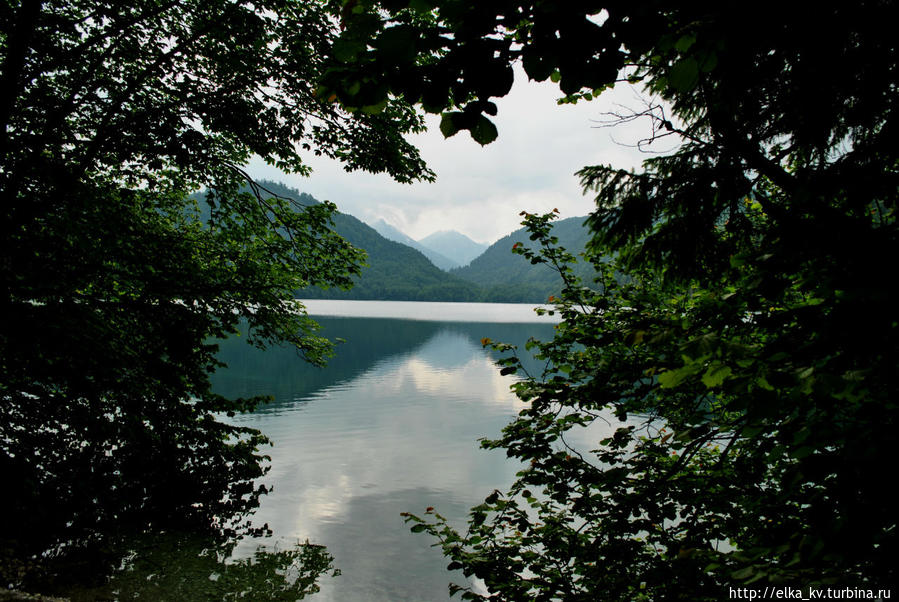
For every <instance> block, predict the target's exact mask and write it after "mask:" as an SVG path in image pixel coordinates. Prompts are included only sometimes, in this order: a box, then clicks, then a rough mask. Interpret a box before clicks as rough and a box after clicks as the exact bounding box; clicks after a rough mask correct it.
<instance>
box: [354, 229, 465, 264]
mask: <svg viewBox="0 0 899 602" xmlns="http://www.w3.org/2000/svg"><path fill="white" fill-rule="evenodd" d="M371 227H372V228H374V229H375V230H376V231H377V232H378V234H380V235H381V236H383V237H384V238H386V239H387V240H392V241H394V242H398V243H402V244H404V245H406V246H408V247H412V248H413V249H416V250H418V251H419V252H421V253H422V254H423V255H424V256H425V257H427V258H428V259H430V260H431V263H433V264H434V265H436V266H437V267H438V268H440V269H441V270H445V271H446V270H451V269H453V268H457V267H459V266H461V265H462V264H460V263H459V262H457V261H453V260H452V259H450V258H449V257H447V256H445V255H441V254H440V253H438V252H437V251H435V250H433V249H430V248H428V247H426V246H424V245H422V244H420V243H419V242H418V241H416V240H413V239H412V238H411V237H410V236H407V235H405V234H403V233H402V232H400V231H399V230H397V229H396V228H394V227H393V226H391V225H390V224H388V223H387V222H385V221H384V220H383V219H381V220H378V221H377V222H376V223H374V224H371Z"/></svg>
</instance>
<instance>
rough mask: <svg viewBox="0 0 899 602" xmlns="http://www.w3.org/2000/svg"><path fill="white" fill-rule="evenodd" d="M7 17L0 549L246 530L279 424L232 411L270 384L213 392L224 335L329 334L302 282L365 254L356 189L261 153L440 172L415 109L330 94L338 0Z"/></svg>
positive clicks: (308, 337) (332, 279)
mask: <svg viewBox="0 0 899 602" xmlns="http://www.w3.org/2000/svg"><path fill="white" fill-rule="evenodd" d="M0 23H2V26H0V27H2V30H0V61H2V63H0V64H2V73H0V82H2V86H0V194H2V201H3V202H2V212H3V218H2V237H0V239H2V257H0V288H2V291H0V315H2V316H3V324H2V327H0V358H2V359H0V413H2V419H0V466H2V475H3V478H4V481H5V482H6V485H7V486H6V487H5V488H4V489H5V493H4V495H3V496H2V505H0V512H2V513H3V515H4V517H5V525H6V526H5V527H4V531H3V534H2V540H0V557H2V559H3V560H2V562H0V566H2V572H3V579H4V583H5V584H6V583H13V584H17V585H23V584H24V585H26V586H27V585H28V583H29V582H31V583H34V582H38V581H40V582H42V583H43V584H44V585H46V581H47V580H48V579H49V578H50V573H51V572H52V570H51V568H48V567H50V566H51V565H52V562H51V561H52V559H53V558H54V557H58V556H70V557H76V558H77V557H78V555H79V554H81V553H82V552H81V550H82V548H83V546H84V545H87V544H98V543H99V544H102V545H103V546H110V545H111V544H112V543H114V542H115V541H116V539H117V538H118V537H119V535H123V534H125V533H128V532H129V531H131V530H138V531H140V530H144V529H146V528H162V527H165V528H182V529H188V530H191V529H196V528H214V529H217V530H218V532H219V533H224V534H226V535H227V534H229V533H233V532H234V530H235V529H237V528H238V527H239V525H240V524H241V517H243V516H245V514H246V513H247V512H248V511H250V510H251V509H252V508H253V507H254V505H255V503H256V501H257V498H258V496H259V495H260V494H261V493H263V492H264V490H265V488H264V487H258V488H257V487H256V486H255V485H254V481H255V479H256V478H257V477H259V476H261V475H262V474H263V473H264V471H265V469H264V459H265V456H264V455H262V454H261V453H260V451H259V447H260V446H261V445H262V444H264V443H265V442H266V440H265V438H264V437H263V436H262V435H261V434H260V433H258V432H256V431H253V430H250V429H245V428H242V427H237V426H234V425H231V424H228V423H226V422H222V421H221V420H220V418H221V417H223V415H225V414H228V415H233V413H234V412H238V411H245V410H249V409H252V407H254V406H255V405H256V403H257V402H258V401H259V400H258V399H237V400H229V399H224V398H222V397H220V396H218V395H215V394H214V393H212V392H211V391H210V385H209V378H208V377H209V373H210V372H211V371H212V370H213V369H215V368H216V367H217V366H218V365H219V364H218V362H217V361H216V359H215V350H216V346H215V344H214V342H213V341H214V339H215V338H218V337H224V336H227V335H229V334H233V333H235V332H236V330H237V328H238V325H239V324H240V323H241V321H245V323H246V331H247V332H248V333H249V338H250V340H251V341H253V342H255V343H256V344H258V345H265V344H271V343H275V342H286V343H287V344H290V345H294V346H296V347H297V348H298V349H299V350H300V351H301V352H302V353H304V354H305V356H306V357H307V358H308V359H310V360H311V361H322V359H323V358H324V357H325V356H326V355H327V354H328V352H329V345H328V343H327V342H326V341H324V340H323V339H321V338H319V337H316V336H315V335H314V330H315V325H314V323H313V322H312V321H311V320H310V319H309V318H308V317H307V316H306V315H305V313H304V312H303V309H302V307H301V306H299V305H297V304H296V303H294V302H293V292H294V291H295V290H298V289H300V288H302V287H305V286H307V285H311V284H315V285H321V286H346V285H348V284H349V283H350V277H351V276H352V275H353V274H355V273H357V272H358V270H359V264H360V261H361V259H362V257H363V255H362V254H361V252H360V251H358V250H356V249H354V248H352V247H350V246H349V245H348V244H346V243H345V242H344V241H343V240H342V239H340V238H339V237H337V236H336V235H335V234H334V233H333V231H332V229H331V227H330V216H331V215H332V213H333V211H334V206H333V205H332V204H330V203H321V204H314V205H309V206H302V205H300V204H298V203H296V202H293V201H291V200H290V199H286V198H281V197H278V196H276V195H271V194H267V193H265V191H263V190H260V189H259V188H258V187H256V186H254V185H253V183H252V182H250V181H249V179H248V178H247V176H246V174H245V173H244V172H243V171H242V169H241V168H240V166H241V165H243V164H244V163H245V162H246V161H247V160H248V159H249V158H250V157H251V156H252V155H258V156H259V157H262V158H263V159H264V160H266V161H268V162H269V163H271V164H274V165H276V166H278V167H280V168H282V169H285V170H288V171H294V172H299V173H305V172H306V171H307V167H306V166H305V164H304V163H303V161H302V157H303V155H304V153H314V154H324V155H328V156H331V157H335V158H339V159H341V160H342V161H344V163H345V164H346V167H347V169H366V170H370V171H375V172H377V171H384V172H388V173H390V174H392V175H393V176H394V177H396V178H398V179H399V180H401V181H410V180H413V179H421V178H424V179H428V178H430V177H432V176H431V174H430V172H428V171H427V169H426V168H425V167H424V165H423V163H422V161H421V159H420V158H419V156H418V153H417V151H416V150H415V149H414V148H413V147H411V146H410V145H409V144H407V143H406V142H405V141H404V139H403V137H402V136H403V134H404V133H407V132H410V131H412V132H414V131H417V130H418V129H419V128H420V127H421V121H420V119H419V117H418V116H416V115H415V113H414V112H413V111H412V110H411V109H410V108H409V107H407V106H406V105H404V104H403V103H401V102H396V101H390V102H385V103H382V104H381V105H379V106H378V107H377V109H378V111H377V112H375V111H374V110H373V109H372V108H367V107H363V108H362V110H359V111H356V112H352V113H350V112H347V111H344V110H343V109H341V108H340V107H339V106H338V105H337V104H335V103H331V102H329V101H327V99H325V100H321V99H319V98H318V97H317V96H316V94H315V88H314V82H315V81H316V80H317V78H318V77H319V76H320V75H321V73H322V70H323V58H322V57H324V55H325V50H326V49H327V48H328V47H329V45H330V44H331V42H332V41H333V38H334V37H335V35H336V25H335V24H334V23H333V22H332V21H331V20H330V18H329V16H328V14H327V12H326V11H325V6H324V4H323V3H320V2H296V1H291V0H261V1H254V2H243V1H238V2H220V1H217V0H190V1H188V2H169V1H168V0H159V1H148V2H138V3H121V2H105V1H103V0H96V1H93V0H89V1H84V2H82V1H74V0H46V1H41V0H22V1H21V2H9V3H4V5H3V6H2V7H0ZM248 184H249V188H247V185H248ZM201 188H205V189H207V190H208V193H207V194H206V196H205V199H204V200H201V201H199V202H198V201H197V200H195V198H194V197H191V196H190V194H191V193H194V192H196V191H198V190H200V189H201ZM123 536H124V535H123ZM82 559H83V557H82ZM107 561H108V563H109V566H114V565H116V564H117V563H118V561H117V560H116V559H115V557H114V556H113V557H112V558H111V559H107ZM79 570H80V569H79ZM80 576H81V577H84V574H82V575H80Z"/></svg>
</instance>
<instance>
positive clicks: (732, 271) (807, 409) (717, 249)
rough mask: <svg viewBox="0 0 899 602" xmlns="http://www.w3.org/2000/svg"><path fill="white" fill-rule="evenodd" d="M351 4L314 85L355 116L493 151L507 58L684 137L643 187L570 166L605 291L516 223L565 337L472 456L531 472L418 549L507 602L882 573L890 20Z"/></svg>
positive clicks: (890, 292) (510, 5)
mask: <svg viewBox="0 0 899 602" xmlns="http://www.w3.org/2000/svg"><path fill="white" fill-rule="evenodd" d="M345 6H346V9H347V10H345V11H344V15H343V18H344V24H345V26H346V29H345V31H344V32H343V33H342V34H341V38H340V40H338V44H341V43H342V44H347V45H351V44H354V43H356V42H358V41H359V40H365V41H366V42H365V44H364V45H363V46H362V47H359V48H358V51H357V52H355V53H354V54H352V56H349V55H347V56H343V57H342V58H341V59H340V60H339V61H337V62H335V64H334V65H333V66H332V67H331V69H330V70H329V71H328V72H327V73H326V77H325V85H326V87H327V88H328V89H329V90H330V91H332V93H333V94H336V95H337V97H338V98H339V99H341V101H342V102H345V103H348V104H352V102H353V98H354V96H353V94H351V92H353V91H356V92H357V94H359V95H363V94H370V93H372V92H371V90H373V88H371V87H366V83H368V82H377V84H378V85H380V86H382V89H384V90H387V91H390V92H392V93H394V94H397V95H402V96H403V97H404V98H406V99H407V100H408V101H410V102H419V103H421V104H422V106H423V107H424V108H425V109H426V110H431V111H434V112H443V123H442V127H441V129H442V130H443V132H444V134H445V135H452V134H454V133H455V132H457V131H459V130H461V129H466V130H469V131H470V132H471V134H472V136H473V137H474V138H475V140H478V141H479V142H482V143H486V142H489V141H490V140H491V139H492V138H493V137H495V135H496V130H495V128H493V127H492V124H490V123H489V117H488V116H489V115H491V114H493V113H495V111H496V105H494V104H493V103H492V101H491V98H493V97H499V96H503V95H505V94H506V93H507V92H508V90H509V87H510V86H511V78H512V63H513V62H515V61H519V60H520V61H521V64H522V66H523V68H524V71H525V72H526V73H527V74H528V76H529V77H531V78H532V79H535V80H540V81H542V80H545V79H547V78H549V79H551V80H552V81H554V82H557V83H558V84H559V86H560V89H561V91H562V93H563V94H564V95H565V96H564V98H563V100H562V101H563V102H577V101H580V100H585V99H586V100H589V99H591V98H592V97H593V96H595V95H596V94H598V93H601V92H602V90H603V89H604V88H606V87H608V86H611V85H613V84H614V83H616V81H618V80H619V79H627V80H630V81H631V82H633V83H638V84H640V85H641V86H642V87H643V90H644V91H646V93H647V94H650V95H652V98H651V99H650V100H648V101H647V103H646V106H645V107H641V108H638V109H634V110H628V109H625V110H623V111H622V112H621V113H620V114H618V115H614V116H612V117H613V118H614V119H616V120H625V121H628V120H634V119H646V120H647V122H648V124H649V130H648V131H649V134H648V136H647V139H646V140H645V141H643V143H646V144H651V143H652V142H653V141H658V140H660V139H663V138H664V139H667V140H668V141H670V142H672V143H673V144H674V150H673V151H671V152H670V153H669V154H666V155H660V156H656V157H653V158H650V159H648V160H647V161H646V162H645V163H644V170H643V171H642V172H640V173H631V172H624V171H619V170H615V169H612V168H610V167H608V166H601V165H600V166H590V167H586V168H584V169H583V170H582V171H581V172H580V176H581V179H582V183H583V185H584V187H585V190H587V191H591V192H593V193H594V194H595V195H596V201H597V210H596V211H595V212H594V213H593V215H592V216H591V218H590V225H591V228H592V229H593V232H594V236H593V241H592V244H591V245H590V246H589V248H588V252H587V255H586V260H587V261H589V262H590V263H591V264H592V265H594V266H595V268H596V270H597V272H598V281H599V283H600V284H602V286H603V289H602V290H603V292H602V293H601V294H599V293H594V292H591V291H590V290H589V289H588V288H585V287H584V286H583V285H582V284H581V283H580V282H579V281H578V279H577V278H576V277H575V276H574V274H573V273H572V268H571V267H570V259H571V258H570V257H569V256H568V255H567V254H566V253H565V252H564V251H562V250H561V249H558V248H557V247H555V244H554V242H553V241H552V238H551V236H550V235H549V234H548V232H547V230H546V228H547V224H548V218H547V217H546V216H544V217H533V216H530V217H528V218H527V219H526V223H527V225H528V226H529V227H530V228H531V230H532V232H533V235H534V239H535V240H537V241H538V242H539V243H541V245H542V251H540V252H532V251H525V250H521V249H519V250H520V251H521V252H523V253H525V254H526V255H527V256H529V257H531V258H532V260H534V261H537V262H538V263H539V262H544V261H546V262H549V263H550V264H552V265H554V266H555V267H556V268H557V269H558V270H559V272H560V274H562V275H564V276H565V278H566V283H567V286H566V288H565V291H564V293H563V294H562V296H561V299H560V302H559V306H558V308H557V310H556V311H559V312H561V313H562V315H563V317H564V318H565V321H564V323H563V324H562V326H561V327H560V329H559V334H558V335H557V337H556V338H555V340H554V341H550V342H546V343H540V344H538V348H539V349H540V352H541V354H542V355H543V356H544V357H545V358H546V359H548V360H551V361H552V362H553V364H554V366H555V371H552V372H549V373H547V374H544V375H542V376H541V375H533V376H531V377H528V378H526V379H525V380H523V381H522V382H520V383H519V384H517V385H516V389H517V392H518V394H519V395H520V396H521V397H522V398H523V399H525V400H527V401H528V402H529V406H528V408H527V409H525V410H524V411H523V412H522V413H521V415H520V416H519V418H518V419H517V420H516V421H515V422H513V423H512V424H511V425H509V427H508V428H507V429H506V430H505V431H504V433H503V436H502V437H501V438H499V439H497V440H496V441H488V442H486V445H488V446H490V447H501V448H504V449H506V450H507V452H508V453H509V455H510V456H512V457H514V458H518V459H520V460H522V461H523V462H524V469H523V470H522V472H521V473H519V476H518V480H517V481H516V483H515V484H514V485H513V486H512V487H511V488H510V489H509V490H508V491H507V492H499V491H497V492H495V493H494V494H493V495H491V496H489V497H488V498H487V499H486V500H485V502H484V504H482V505H480V506H477V507H475V508H474V509H473V511H472V514H471V518H470V521H469V525H468V526H469V531H468V533H466V534H464V535H463V534H462V533H460V532H458V531H456V530H455V529H454V528H453V527H452V526H451V525H448V524H446V522H445V521H444V520H443V519H441V518H440V517H439V516H437V515H435V516H434V517H430V518H427V519H423V518H421V517H416V516H413V515H409V516H408V519H409V520H410V521H411V522H414V523H415V525H414V526H413V530H415V531H427V532H429V533H431V534H433V535H435V536H437V537H438V538H439V540H440V542H441V544H442V545H443V549H444V551H445V553H446V554H447V555H448V556H449V557H450V558H451V559H452V563H451V564H450V567H451V568H461V569H462V571H463V572H464V573H466V574H467V575H475V576H477V577H479V578H481V579H483V580H484V582H485V583H486V585H487V587H488V589H489V591H490V592H491V595H492V596H493V597H494V598H498V599H509V600H520V599H546V600H549V599H567V600H578V599H583V600H593V599H596V598H597V597H600V598H602V599H620V600H632V599H640V598H643V599H690V600H696V599H709V600H713V599H721V598H722V597H723V596H725V595H726V594H725V593H724V592H725V590H726V589H727V588H728V587H733V586H745V585H749V584H751V585H753V586H755V587H758V586H765V585H770V584H802V585H810V584H842V585H853V586H854V585H856V584H861V585H869V586H875V587H876V586H877V585H878V584H885V583H893V582H895V580H896V573H895V565H894V563H893V559H894V558H895V557H896V553H897V550H896V516H895V512H894V511H893V510H892V506H893V500H892V498H891V496H889V495H888V494H885V493H884V490H883V486H884V483H885V482H889V481H890V480H891V479H892V478H893V474H894V468H893V467H895V466H896V461H897V453H896V446H895V441H894V439H895V437H894V433H895V432H896V426H897V425H896V416H897V410H896V397H897V395H896V394H897V391H896V379H895V370H896V358H897V321H896V318H895V308H896V307H897V298H896V294H895V292H894V287H892V286H891V283H890V278H889V277H888V275H887V274H885V272H884V269H883V265H882V262H884V261H891V260H890V258H892V257H896V256H897V255H899V249H897V243H899V236H897V234H899V233H897V223H896V214H895V211H896V200H897V190H899V186H897V183H899V179H897V176H899V156H897V150H896V145H895V143H894V140H895V134H894V132H895V129H896V111H897V104H896V103H897V98H899V97H897V95H896V94H895V91H896V88H897V85H899V81H897V79H899V49H897V46H896V39H895V37H894V36H892V35H891V34H890V33H889V32H887V31H886V30H884V29H883V28H882V27H880V25H879V24H882V23H886V22H893V21H895V19H896V17H897V16H899V15H897V9H896V6H895V4H894V3H889V2H874V1H872V2H861V3H854V4H853V5H852V6H848V5H845V4H844V3H837V2H825V3H823V4H822V3H816V4H815V5H814V6H812V5H805V4H802V5H801V6H795V7H792V6H791V7H785V6H784V5H783V4H782V3H781V4H774V3H768V2H765V3H762V4H754V5H753V6H752V7H751V8H748V9H747V10H745V11H739V12H737V11H733V10H732V7H729V6H727V7H725V6H723V5H715V4H709V3H697V2H685V3H666V2H642V3H636V4H634V3H620V2H610V3H606V4H605V5H599V4H594V3H584V2H573V3H550V2H518V1H514V0H509V1H499V2H493V3H478V4H476V5H475V4H469V3H461V2H453V1H449V0H448V1H445V2H428V3H423V2H402V1H397V2H393V1H389V2H388V1H385V2H383V3H381V5H380V7H381V9H382V10H383V12H381V13H374V12H372V11H370V10H369V8H370V6H371V5H370V4H369V3H365V2H349V3H346V5H345ZM388 57H391V59H390V60H391V61H392V62H391V65H390V69H389V70H388V69H386V68H385V65H386V64H387V62H388ZM362 72H364V73H366V74H367V79H365V80H364V81H361V80H359V74H360V73H362ZM360 81H361V83H360V84H359V85H358V86H356V84H357V83H359V82H360ZM351 86H352V89H350V88H351ZM602 257H609V258H614V261H612V262H610V263H607V262H606V261H604V260H602V259H601V258H602ZM622 274H623V276H622ZM588 284H589V283H588ZM535 344H536V343H535ZM501 348H505V347H502V346H501ZM516 369H517V364H516V363H515V361H514V359H510V360H509V362H508V363H507V365H506V366H505V367H504V368H503V371H504V372H506V373H511V372H514V371H515V370H516ZM611 415H615V416H616V417H617V418H619V419H626V420H625V422H623V423H621V424H619V425H618V426H617V428H613V429H611V430H609V431H608V432H606V433H604V434H602V435H597V436H596V437H595V438H594V441H595V444H594V445H592V446H588V447H587V448H580V447H575V446H573V445H571V444H570V443H568V440H569V439H573V438H574V437H573V434H572V433H573V431H577V430H581V427H582V426H587V425H593V424H594V423H597V421H598V422H600V423H601V422H602V420H603V418H604V417H605V418H607V419H610V418H611ZM591 428H596V427H591ZM663 429H664V430H663ZM592 432H593V431H592V430H589V429H588V430H587V433H588V434H589V433H592ZM569 446H571V447H569ZM464 595H465V597H466V598H470V599H480V598H486V596H482V595H480V594H477V593H475V592H473V591H470V590H467V591H465V594H464Z"/></svg>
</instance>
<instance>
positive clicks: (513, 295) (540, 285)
mask: <svg viewBox="0 0 899 602" xmlns="http://www.w3.org/2000/svg"><path fill="white" fill-rule="evenodd" d="M585 219H586V218H585V217H571V218H568V219H564V220H560V221H558V222H556V223H555V225H554V226H553V230H552V232H553V235H554V236H556V237H558V239H559V246H562V247H564V248H565V249H567V250H568V251H569V252H570V253H572V254H573V255H575V256H577V255H578V254H579V253H582V252H583V251H584V246H585V245H586V243H587V240H588V239H589V236H590V235H589V231H588V230H587V228H586V227H585V226H584V220H585ZM517 242H520V243H522V244H523V245H525V246H528V245H532V244H533V243H531V241H530V240H529V238H528V233H527V231H526V230H525V229H524V228H521V229H520V230H516V231H515V232H512V233H511V234H509V235H508V236H504V237H503V238H501V239H499V240H498V241H496V242H495V243H493V244H492V245H491V246H490V247H489V248H488V249H487V250H486V251H484V253H483V254H481V255H480V256H479V257H477V258H475V259H474V261H472V262H471V263H470V264H469V265H467V266H465V267H461V268H458V269H455V270H451V271H450V274H452V275H454V276H458V277H460V278H462V279H464V280H467V281H469V282H472V283H474V284H478V285H480V286H481V287H483V289H484V290H483V293H482V297H481V298H482V299H483V300H484V301H495V302H498V301H503V302H545V301H546V300H547V298H548V297H549V296H550V295H558V294H559V292H560V291H561V290H562V278H561V277H560V276H559V274H558V273H556V272H555V271H554V270H553V269H552V268H550V267H549V266H547V265H544V264H537V265H533V264H531V263H530V262H529V261H527V260H526V259H525V258H524V257H522V256H520V255H516V254H515V253H512V247H513V245H515V243H517ZM575 272H576V273H577V274H578V275H579V276H581V277H583V278H584V280H585V283H590V282H591V274H592V272H593V268H592V267H591V266H590V264H588V263H584V262H581V263H578V264H576V266H575Z"/></svg>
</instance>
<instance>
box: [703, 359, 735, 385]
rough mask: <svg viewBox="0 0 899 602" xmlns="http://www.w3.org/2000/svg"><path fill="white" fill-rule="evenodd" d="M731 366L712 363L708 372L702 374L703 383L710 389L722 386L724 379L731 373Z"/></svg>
mask: <svg viewBox="0 0 899 602" xmlns="http://www.w3.org/2000/svg"><path fill="white" fill-rule="evenodd" d="M731 372H732V370H731V368H730V366H725V365H723V364H718V363H715V364H712V365H711V366H709V369H708V370H706V373H705V374H703V375H702V383H703V384H704V385H705V386H707V387H708V388H710V389H713V388H715V387H717V386H720V385H721V383H723V382H724V380H725V379H726V378H727V377H728V376H730V375H731Z"/></svg>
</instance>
